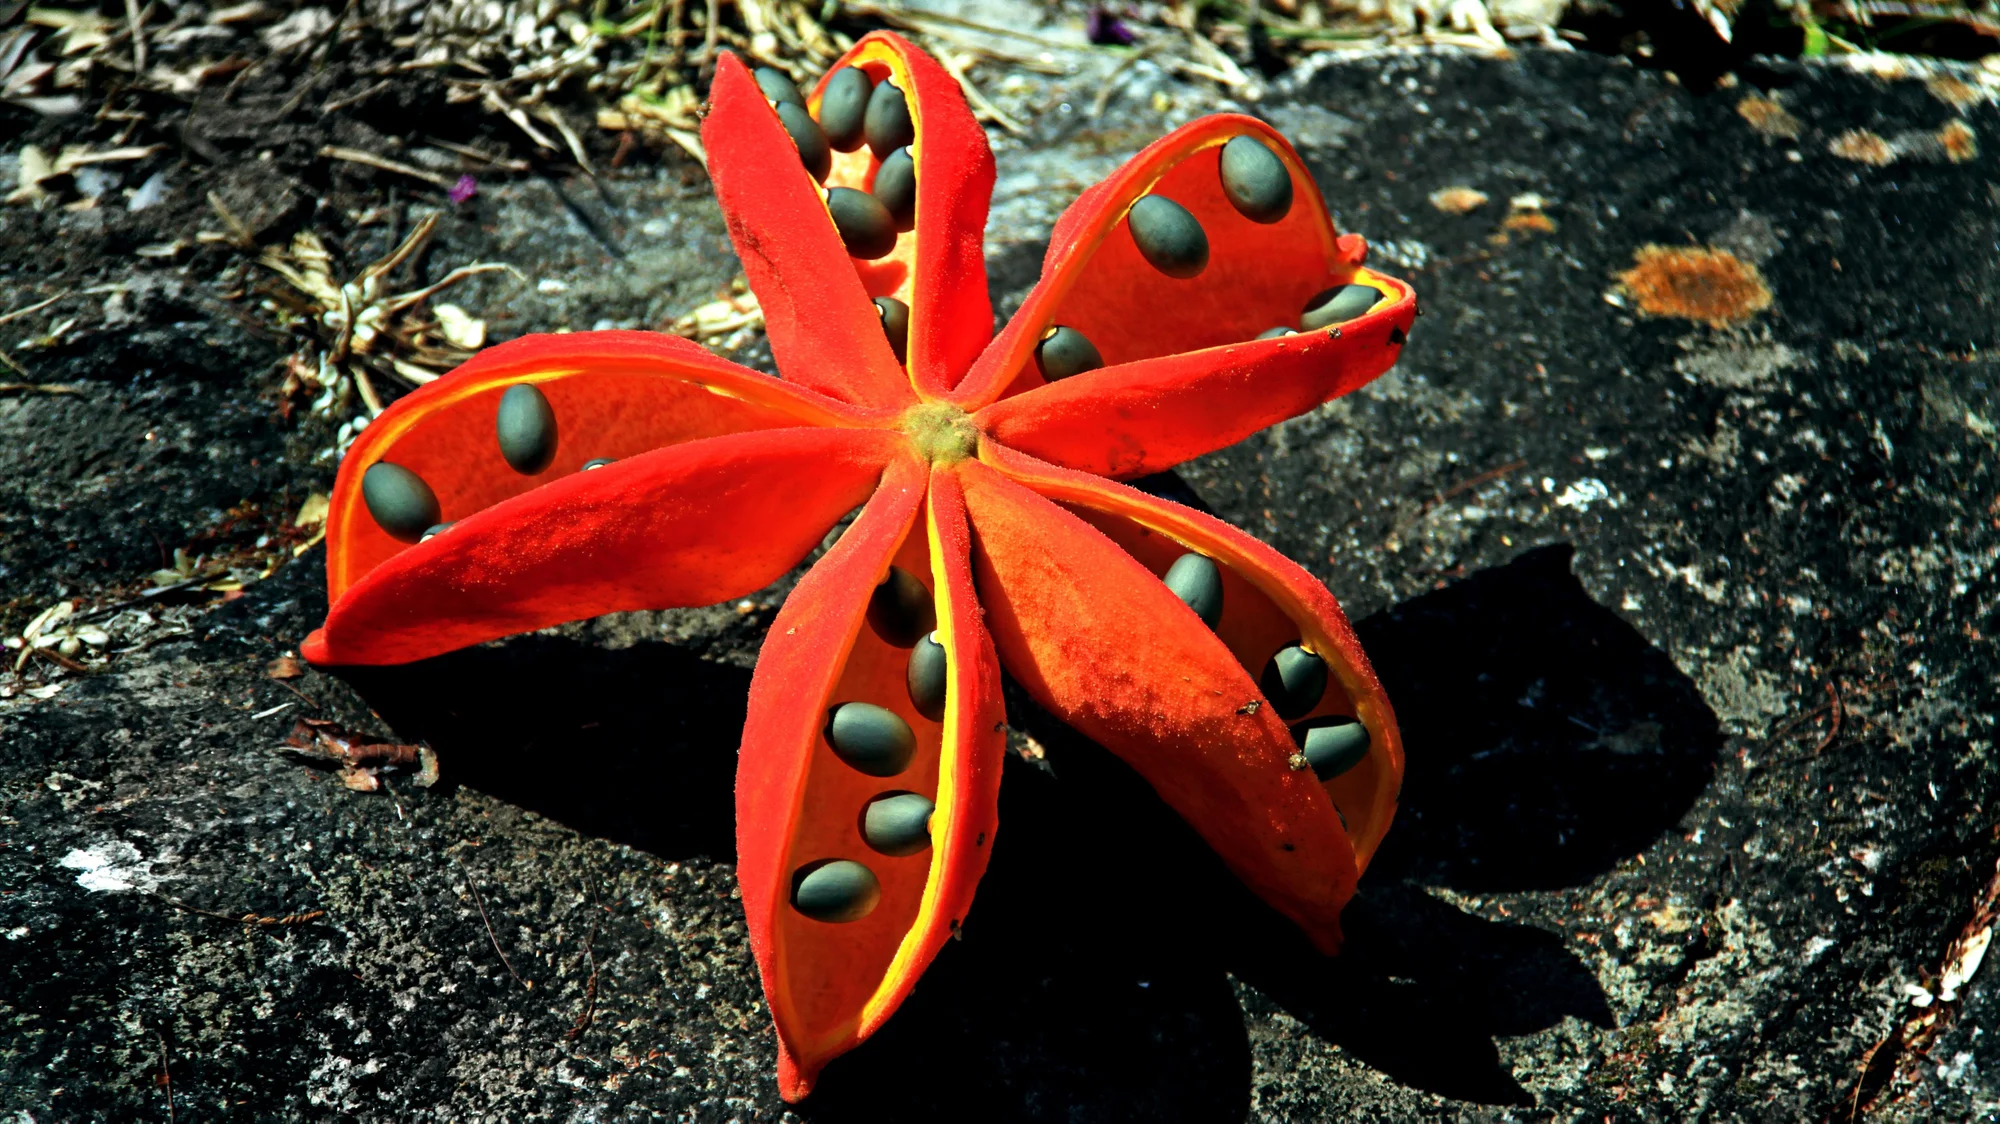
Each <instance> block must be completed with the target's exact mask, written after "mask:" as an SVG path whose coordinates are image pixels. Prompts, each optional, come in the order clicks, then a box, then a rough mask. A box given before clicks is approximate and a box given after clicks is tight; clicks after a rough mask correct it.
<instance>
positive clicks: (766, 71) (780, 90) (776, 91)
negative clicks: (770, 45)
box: [756, 66, 806, 109]
mask: <svg viewBox="0 0 2000 1124" xmlns="http://www.w3.org/2000/svg"><path fill="white" fill-rule="evenodd" d="M756 75H757V88H758V89H760V90H762V91H764V96H765V97H767V98H770V99H771V100H772V101H774V102H776V103H778V104H779V105H796V106H798V107H799V108H800V109H804V108H805V107H806V99H804V98H802V97H800V96H799V87H798V85H797V84H796V83H794V82H793V81H792V76H791V75H789V74H786V73H785V72H784V71H782V70H779V69H777V68H776V67H770V66H760V67H758V68H757V70H756Z"/></svg>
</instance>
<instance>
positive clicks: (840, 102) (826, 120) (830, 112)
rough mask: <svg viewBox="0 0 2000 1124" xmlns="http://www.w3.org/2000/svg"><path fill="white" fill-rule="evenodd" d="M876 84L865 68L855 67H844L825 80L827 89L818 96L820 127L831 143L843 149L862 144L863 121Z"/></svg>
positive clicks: (846, 150) (851, 149) (843, 150)
mask: <svg viewBox="0 0 2000 1124" xmlns="http://www.w3.org/2000/svg"><path fill="white" fill-rule="evenodd" d="M874 85H875V84H874V83H872V82H870V81H869V80H868V74H867V72H866V71H864V70H861V69H860V68H858V67H852V66H843V67H841V68H840V69H839V70H836V71H834V72H833V77H831V78H829V79H827V80H826V92H825V93H823V94H821V95H820V98H819V127H820V128H822V129H825V130H826V140H827V143H828V144H831V145H832V146H833V147H835V148H837V149H839V150H840V151H842V152H853V151H854V150H855V149H856V148H858V147H860V145H861V129H862V122H863V119H864V117H865V116H866V115H867V113H868V101H869V95H870V94H871V93H873V92H874Z"/></svg>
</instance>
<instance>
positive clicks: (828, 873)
mask: <svg viewBox="0 0 2000 1124" xmlns="http://www.w3.org/2000/svg"><path fill="white" fill-rule="evenodd" d="M881 900H882V883H881V881H880V880H878V879H877V878H876V877H875V872H874V871H872V870H869V869H868V868H867V867H865V866H862V865H861V864H860V863H858V862H855V861H854V860H852V859H826V860H823V861H821V862H816V863H813V864H812V865H810V866H802V867H800V868H799V869H798V871H797V872H796V873H794V874H793V875H792V908H793V909H796V910H798V911H799V912H800V913H803V914H805V915H806V916H807V917H810V918H812V919H813V920H814V921H829V922H836V923H837V922H843V921H859V920H861V919H862V918H864V917H866V916H868V915H869V914H870V913H873V912H874V911H875V905H876V903H878V902H880V901H881Z"/></svg>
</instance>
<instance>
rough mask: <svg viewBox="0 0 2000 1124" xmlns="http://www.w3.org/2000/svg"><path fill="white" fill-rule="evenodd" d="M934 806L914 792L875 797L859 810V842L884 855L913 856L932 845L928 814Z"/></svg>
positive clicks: (885, 794)
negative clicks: (865, 841) (863, 840)
mask: <svg viewBox="0 0 2000 1124" xmlns="http://www.w3.org/2000/svg"><path fill="white" fill-rule="evenodd" d="M935 811H937V805H936V804H933V803H931V802H930V800H929V799H928V798H926V797H923V796H919V795H918V794H916V793H914V792H890V793H884V794H883V795H881V796H877V797H876V798H875V799H873V800H870V801H869V802H868V807H866V808H864V809H862V810H861V838H863V839H866V840H867V841H868V845H869V846H870V847H873V848H875V849H876V850H878V851H880V852H882V853H883V854H885V855H896V856H898V857H900V856H903V855H914V854H916V853H917V852H918V851H921V850H923V849H924V848H926V847H928V846H930V845H931V813H932V812H935Z"/></svg>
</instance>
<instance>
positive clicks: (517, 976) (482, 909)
mask: <svg viewBox="0 0 2000 1124" xmlns="http://www.w3.org/2000/svg"><path fill="white" fill-rule="evenodd" d="M451 861H452V862H455V863H458V869H459V872H460V873H461V874H464V875H465V888H466V889H468V890H470V891H472V904H473V905H475V906H478V907H479V919H480V920H481V921H484V922H485V923H486V939H488V940H490V941H492V942H493V951H494V952H496V953H499V955H500V963H502V964H505V965H506V966H507V974H508V975H510V976H512V977H514V982H515V983H517V984H520V985H521V986H522V987H524V988H527V989H528V990H530V991H533V990H534V988H535V985H534V984H531V983H529V982H528V981H527V980H524V979H522V978H521V973H519V972H516V971H515V970H514V962H513V961H512V960H509V959H507V951H506V950H505V949H503V948H501V947H500V934H498V933H495V932H494V931H493V919H492V918H491V917H488V916H487V915H486V903H485V901H483V900H481V898H480V896H479V884H478V883H477V882H474V881H473V880H472V871H470V870H468V869H466V866H465V864H464V863H463V862H460V861H459V858H458V856H457V855H453V856H452V857H451Z"/></svg>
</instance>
